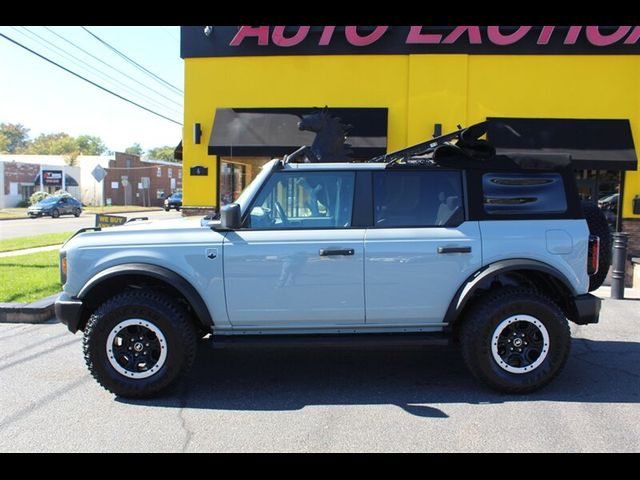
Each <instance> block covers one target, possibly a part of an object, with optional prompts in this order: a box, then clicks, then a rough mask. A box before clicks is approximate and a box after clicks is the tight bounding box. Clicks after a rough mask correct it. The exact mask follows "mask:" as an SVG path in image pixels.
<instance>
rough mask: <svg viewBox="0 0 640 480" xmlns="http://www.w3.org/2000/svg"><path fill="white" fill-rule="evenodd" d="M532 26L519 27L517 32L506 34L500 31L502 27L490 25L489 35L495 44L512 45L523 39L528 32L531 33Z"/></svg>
mask: <svg viewBox="0 0 640 480" xmlns="http://www.w3.org/2000/svg"><path fill="white" fill-rule="evenodd" d="M529 30H531V27H519V28H518V29H517V30H516V31H515V32H513V33H511V34H509V35H504V34H502V33H501V32H500V27H488V28H487V35H488V36H489V40H490V41H491V43H493V44H495V45H501V46H503V45H512V44H514V43H516V42H517V41H519V40H522V37H524V36H525V35H526V34H527V33H529Z"/></svg>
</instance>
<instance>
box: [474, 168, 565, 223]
mask: <svg viewBox="0 0 640 480" xmlns="http://www.w3.org/2000/svg"><path fill="white" fill-rule="evenodd" d="M482 190H483V195H484V211H485V213H486V214H488V215H528V214H532V215H537V214H559V213H565V212H566V211H567V197H566V194H565V190H564V183H563V180H562V176H561V175H560V174H558V173H527V174H522V173H485V174H484V175H483V176H482Z"/></svg>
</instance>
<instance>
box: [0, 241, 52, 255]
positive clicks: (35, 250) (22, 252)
mask: <svg viewBox="0 0 640 480" xmlns="http://www.w3.org/2000/svg"><path fill="white" fill-rule="evenodd" d="M61 246H62V244H59V245H47V246H46V247H34V248H23V249H22V250H11V251H10V252H0V258H3V257H17V256H18V255H27V254H29V253H38V252H46V251H49V250H58V249H59V248H60V247H61Z"/></svg>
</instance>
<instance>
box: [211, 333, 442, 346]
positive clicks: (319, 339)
mask: <svg viewBox="0 0 640 480" xmlns="http://www.w3.org/2000/svg"><path fill="white" fill-rule="evenodd" d="M450 340H451V336H450V335H446V334H443V333H427V334H425V333H399V334H397V333H381V334H376V333H362V334H339V335H329V334H327V335H302V334H297V335H211V336H210V337H209V342H210V343H211V346H212V347H213V348H224V347H233V346H244V347H275V346H277V347H310V346H313V347H342V346H352V347H357V346H396V347H406V346H420V345H432V346H433V345H448V344H449V343H450Z"/></svg>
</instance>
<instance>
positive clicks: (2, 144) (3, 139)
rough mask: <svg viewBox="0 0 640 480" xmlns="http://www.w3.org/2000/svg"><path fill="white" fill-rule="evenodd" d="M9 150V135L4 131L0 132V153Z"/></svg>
mask: <svg viewBox="0 0 640 480" xmlns="http://www.w3.org/2000/svg"><path fill="white" fill-rule="evenodd" d="M8 152H9V137H7V135H6V134H5V133H4V132H0V153H8Z"/></svg>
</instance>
